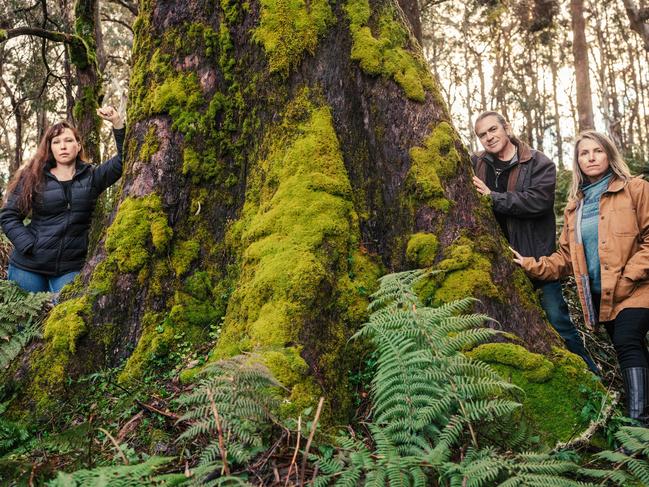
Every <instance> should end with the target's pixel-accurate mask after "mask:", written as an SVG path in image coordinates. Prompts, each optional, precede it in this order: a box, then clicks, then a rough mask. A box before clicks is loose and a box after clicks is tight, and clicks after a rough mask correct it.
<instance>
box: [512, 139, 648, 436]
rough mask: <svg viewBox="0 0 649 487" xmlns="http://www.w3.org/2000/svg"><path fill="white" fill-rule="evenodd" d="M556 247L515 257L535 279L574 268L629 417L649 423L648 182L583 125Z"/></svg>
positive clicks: (608, 142) (587, 315)
mask: <svg viewBox="0 0 649 487" xmlns="http://www.w3.org/2000/svg"><path fill="white" fill-rule="evenodd" d="M564 217H565V218H564V227H563V231H562V232H561V237H560V238H559V249H558V250H557V251H556V252H555V253H554V254H552V255H549V256H547V257H541V258H539V259H538V260H537V259H535V258H534V257H523V256H521V255H520V254H519V253H518V252H514V261H515V262H516V263H517V264H519V265H520V266H521V267H523V269H525V271H526V272H527V273H528V275H529V276H530V277H532V278H535V279H539V280H556V279H559V278H561V277H565V276H567V275H568V274H570V273H571V272H572V273H574V275H575V279H576V281H577V291H578V294H579V299H580V301H581V306H582V310H583V313H584V318H585V321H586V325H587V326H589V327H591V328H592V327H595V326H596V325H597V324H603V325H604V326H605V327H606V330H607V332H608V334H609V335H610V337H611V340H612V341H613V345H614V347H615V352H616V354H617V359H618V362H619V364H620V369H621V370H622V377H623V379H624V388H625V392H626V397H627V413H628V416H629V417H631V418H634V419H637V420H639V421H640V422H641V423H644V424H645V425H647V424H649V352H648V351H647V346H646V335H647V332H649V182H647V181H644V180H642V179H638V178H632V177H631V173H630V172H629V168H628V166H627V165H626V163H625V162H624V160H623V159H622V157H621V156H620V153H619V151H618V150H617V148H616V147H615V145H614V144H613V142H612V141H611V140H610V139H609V138H608V137H607V136H606V135H604V134H601V133H599V132H594V131H586V132H582V133H581V134H580V135H579V137H578V138H577V141H576V143H575V154H574V163H573V170H572V187H571V190H570V195H569V200H568V205H567V206H566V210H565V214H564Z"/></svg>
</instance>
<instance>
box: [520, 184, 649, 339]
mask: <svg viewBox="0 0 649 487" xmlns="http://www.w3.org/2000/svg"><path fill="white" fill-rule="evenodd" d="M579 205H581V200H577V201H571V202H569V203H568V205H567V206H566V210H565V213H564V217H565V218H564V222H565V223H564V227H563V231H562V232H561V237H560V238H559V249H558V250H557V251H556V252H555V253H554V254H552V255H549V256H547V257H541V258H540V259H538V260H535V259H534V258H533V257H526V258H524V259H523V268H524V269H525V271H527V273H528V274H529V275H530V276H531V277H534V278H536V279H540V280H544V281H548V280H556V279H559V278H561V277H565V276H567V275H568V274H570V272H572V273H573V274H574V275H575V279H576V281H577V291H578V294H579V300H580V301H581V306H582V310H583V312H584V319H585V321H586V325H587V326H589V327H591V328H592V327H594V326H595V325H596V322H595V321H596V315H595V313H594V312H593V311H594V310H593V302H592V296H591V293H590V285H589V282H590V281H589V278H588V268H587V266H586V255H585V252H584V247H583V244H582V242H581V232H577V231H576V228H575V225H576V217H577V213H578V209H579ZM598 234H599V235H598V237H599V245H598V251H599V260H600V268H601V278H602V299H601V303H600V309H599V321H600V322H603V321H610V320H613V319H614V318H615V317H616V316H617V314H618V313H619V312H620V311H621V310H623V309H625V308H649V182H647V181H644V180H642V179H639V178H632V179H630V180H628V181H623V180H621V179H618V178H613V179H612V180H611V182H610V183H609V185H608V188H607V190H606V192H604V194H602V198H601V200H600V203H599V225H598Z"/></svg>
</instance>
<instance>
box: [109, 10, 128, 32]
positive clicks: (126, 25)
mask: <svg viewBox="0 0 649 487" xmlns="http://www.w3.org/2000/svg"><path fill="white" fill-rule="evenodd" d="M101 21H102V22H114V23H115V24H119V25H121V26H122V27H126V28H127V29H128V30H129V31H130V32H131V33H132V32H133V27H131V26H130V24H128V23H127V22H124V21H123V20H120V19H115V18H113V17H109V16H108V15H105V14H102V16H101Z"/></svg>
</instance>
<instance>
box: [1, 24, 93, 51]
mask: <svg viewBox="0 0 649 487" xmlns="http://www.w3.org/2000/svg"><path fill="white" fill-rule="evenodd" d="M3 33H4V34H3ZM20 36H33V37H40V38H42V39H48V40H50V41H53V42H63V43H66V44H72V45H75V46H78V45H81V44H82V43H81V40H80V39H79V38H78V37H77V36H75V35H72V34H67V33H65V32H58V31H55V30H48V29H42V28H40V27H16V28H15V29H7V30H5V31H0V42H4V41H7V40H8V39H13V38H14V37H20Z"/></svg>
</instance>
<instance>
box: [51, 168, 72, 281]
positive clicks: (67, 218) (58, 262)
mask: <svg viewBox="0 0 649 487" xmlns="http://www.w3.org/2000/svg"><path fill="white" fill-rule="evenodd" d="M72 179H73V180H74V178H72ZM57 181H58V183H59V185H60V186H61V191H63V197H64V198H65V202H66V211H65V229H66V231H67V229H68V227H69V226H70V200H69V199H68V195H67V193H66V192H65V188H64V187H63V183H61V181H59V180H58V179H57ZM70 184H72V183H70ZM70 193H72V187H70ZM64 241H65V232H64V233H63V235H62V236H61V242H60V243H59V251H58V252H57V254H56V268H55V271H56V275H57V276H58V275H59V272H60V271H61V269H60V268H61V254H62V253H63V243H64Z"/></svg>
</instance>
